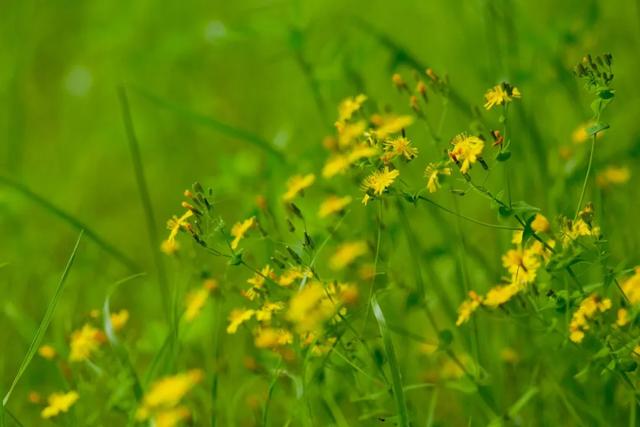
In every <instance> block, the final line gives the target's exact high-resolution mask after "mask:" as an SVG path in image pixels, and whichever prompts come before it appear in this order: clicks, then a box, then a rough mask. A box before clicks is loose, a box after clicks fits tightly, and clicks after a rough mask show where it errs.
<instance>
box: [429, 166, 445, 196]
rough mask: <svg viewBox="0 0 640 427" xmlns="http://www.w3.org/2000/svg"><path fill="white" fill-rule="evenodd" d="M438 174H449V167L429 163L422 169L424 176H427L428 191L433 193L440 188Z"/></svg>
mask: <svg viewBox="0 0 640 427" xmlns="http://www.w3.org/2000/svg"><path fill="white" fill-rule="evenodd" d="M440 175H447V176H449V175H451V168H448V167H443V166H441V165H440V164H438V163H429V164H428V165H427V167H426V169H425V170H424V176H425V178H427V190H429V193H435V192H436V191H438V189H439V188H440V179H439V177H440Z"/></svg>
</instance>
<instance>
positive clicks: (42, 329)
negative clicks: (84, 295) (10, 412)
mask: <svg viewBox="0 0 640 427" xmlns="http://www.w3.org/2000/svg"><path fill="white" fill-rule="evenodd" d="M83 233H84V232H83V231H81V232H80V235H79V236H78V239H77V240H76V244H75V246H74V247H73V251H72V252H71V256H70V257H69V260H68V261H67V265H66V266H65V268H64V271H63V272H62V277H61V278H60V280H59V281H58V286H57V287H56V290H55V292H54V294H53V298H51V301H49V305H48V306H47V310H46V311H45V313H44V316H43V317H42V321H41V322H40V326H38V329H37V330H36V333H35V335H34V336H33V340H32V341H31V344H30V345H29V349H28V350H27V354H26V355H25V357H24V359H23V360H22V363H21V364H20V367H19V368H18V372H17V373H16V376H15V378H14V379H13V382H12V383H11V386H10V387H9V391H7V394H5V396H4V399H2V407H3V408H4V407H5V406H7V402H8V401H9V398H10V397H11V394H12V393H13V390H14V388H15V387H16V385H17V384H18V381H20V378H21V377H22V375H23V374H24V373H25V371H26V370H27V367H28V366H29V363H31V360H32V359H33V356H35V354H36V351H37V350H38V347H40V344H41V343H42V340H43V338H44V335H45V333H46V332H47V328H48V327H49V323H51V318H52V317H53V312H54V311H55V309H56V306H57V305H58V301H59V300H60V297H61V296H62V291H63V290H64V284H65V283H66V281H67V277H68V276H69V271H70V270H71V266H72V265H73V261H74V260H75V258H76V252H77V251H78V246H79V245H80V240H81V239H82V235H83Z"/></svg>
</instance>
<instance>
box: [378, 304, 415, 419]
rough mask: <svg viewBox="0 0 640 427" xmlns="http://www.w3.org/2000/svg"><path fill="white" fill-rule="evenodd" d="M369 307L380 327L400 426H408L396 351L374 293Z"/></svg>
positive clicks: (405, 402)
mask: <svg viewBox="0 0 640 427" xmlns="http://www.w3.org/2000/svg"><path fill="white" fill-rule="evenodd" d="M371 309H372V310H373V315H374V317H375V318H376V321H377V322H378V328H379V329H380V335H382V342H383V344H384V352H385V354H386V356H387V361H388V362H389V369H390V370H391V388H392V389H393V396H394V397H395V400H396V406H397V410H398V416H399V417H400V426H401V427H409V413H408V410H407V400H406V398H405V395H404V388H403V387H402V375H401V374H400V367H399V366H398V359H396V352H395V349H394V347H393V341H392V340H391V334H390V331H389V329H388V328H387V321H386V319H385V317H384V313H383V312H382V308H380V304H378V299H377V297H376V295H375V294H374V295H373V296H372V297H371Z"/></svg>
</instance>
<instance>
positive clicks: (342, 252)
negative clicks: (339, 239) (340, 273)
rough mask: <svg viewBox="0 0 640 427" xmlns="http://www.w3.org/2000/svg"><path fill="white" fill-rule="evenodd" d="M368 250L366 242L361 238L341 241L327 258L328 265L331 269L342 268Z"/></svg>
mask: <svg viewBox="0 0 640 427" xmlns="http://www.w3.org/2000/svg"><path fill="white" fill-rule="evenodd" d="M368 250H369V249H368V247H367V244H366V243H365V242H364V241H362V240H358V241H354V242H346V243H343V244H342V245H340V246H339V247H338V248H337V249H336V252H335V253H334V254H333V256H332V257H331V259H330V260H329V267H331V269H332V270H342V269H343V268H345V267H347V266H348V265H350V264H351V263H353V261H355V260H356V259H357V258H358V257H361V256H362V255H365V254H366V253H367V251H368Z"/></svg>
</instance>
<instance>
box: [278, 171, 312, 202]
mask: <svg viewBox="0 0 640 427" xmlns="http://www.w3.org/2000/svg"><path fill="white" fill-rule="evenodd" d="M315 180H316V176H315V175H314V174H312V173H310V174H307V175H295V176H292V177H291V178H289V180H288V181H287V191H286V193H284V195H283V196H282V200H284V201H285V202H290V201H292V200H293V199H295V198H296V196H297V195H298V194H300V193H302V192H303V191H304V190H305V189H307V188H309V187H310V186H311V184H313V182H314V181H315Z"/></svg>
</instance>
